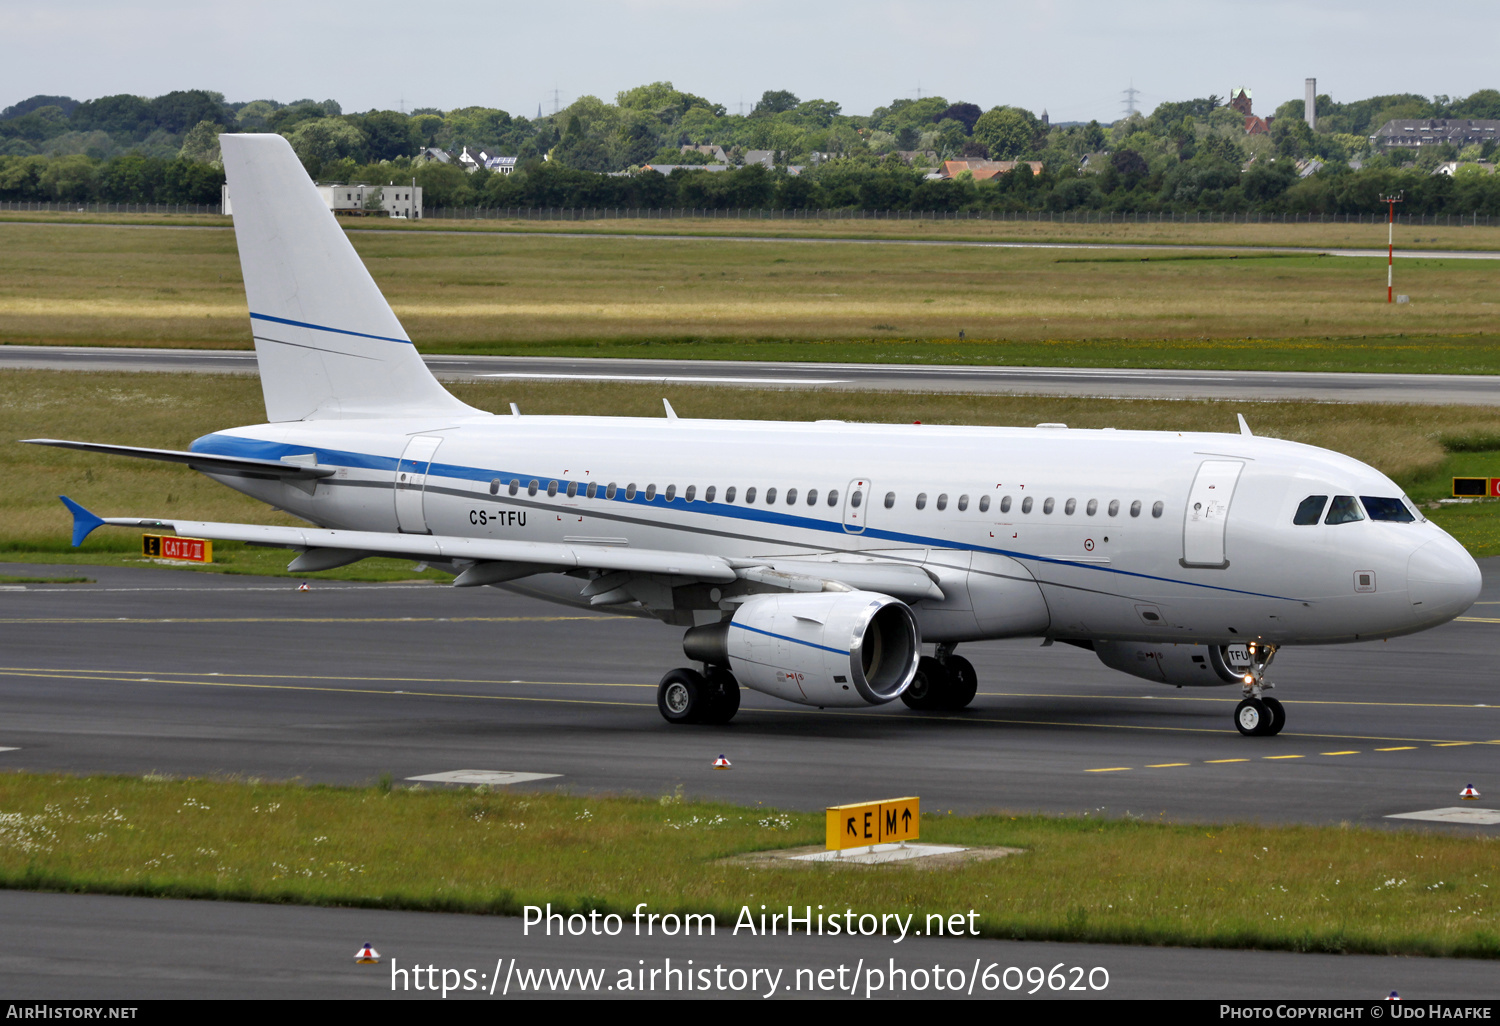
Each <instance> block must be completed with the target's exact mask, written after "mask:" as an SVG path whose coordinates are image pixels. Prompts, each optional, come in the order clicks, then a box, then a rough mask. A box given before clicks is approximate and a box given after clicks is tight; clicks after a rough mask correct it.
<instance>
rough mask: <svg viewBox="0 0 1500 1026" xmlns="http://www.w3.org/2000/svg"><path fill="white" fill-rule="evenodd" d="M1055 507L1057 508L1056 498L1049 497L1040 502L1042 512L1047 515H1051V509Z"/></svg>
mask: <svg viewBox="0 0 1500 1026" xmlns="http://www.w3.org/2000/svg"><path fill="white" fill-rule="evenodd" d="M1056 508H1057V500H1056V499H1052V498H1049V499H1048V500H1047V501H1046V502H1044V503H1042V512H1043V513H1045V514H1047V515H1048V516H1051V515H1052V511H1053V510H1054V509H1056Z"/></svg>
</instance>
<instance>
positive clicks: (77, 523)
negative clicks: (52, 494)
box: [58, 495, 104, 549]
mask: <svg viewBox="0 0 1500 1026" xmlns="http://www.w3.org/2000/svg"><path fill="white" fill-rule="evenodd" d="M58 498H59V499H61V500H62V503H63V505H64V506H66V507H68V512H69V513H72V514H73V547H74V548H75V549H76V548H78V546H80V545H82V544H83V540H84V539H85V538H87V537H88V536H89V535H90V534H92V533H93V531H94V528H96V527H100V526H103V524H104V521H103V520H102V519H101V518H99V517H96V516H94V514H92V513H90V512H89V511H88V510H86V509H84V508H83V507H82V506H80V505H78V503H76V502H74V501H73V500H72V499H70V498H68V497H67V496H66V495H59V496H58Z"/></svg>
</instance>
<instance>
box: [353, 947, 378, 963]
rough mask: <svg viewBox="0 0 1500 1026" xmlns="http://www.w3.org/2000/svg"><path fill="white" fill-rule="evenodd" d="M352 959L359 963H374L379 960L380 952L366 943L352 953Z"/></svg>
mask: <svg viewBox="0 0 1500 1026" xmlns="http://www.w3.org/2000/svg"><path fill="white" fill-rule="evenodd" d="M354 961H355V962H357V963H358V964H360V965H374V964H375V963H377V962H379V961H380V952H378V951H376V950H375V949H374V948H372V947H370V945H369V944H368V943H367V944H365V946H364V947H362V948H360V949H359V950H358V951H356V952H355V953H354Z"/></svg>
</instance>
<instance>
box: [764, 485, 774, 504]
mask: <svg viewBox="0 0 1500 1026" xmlns="http://www.w3.org/2000/svg"><path fill="white" fill-rule="evenodd" d="M775 504H776V489H774V488H767V489H766V505H767V506H774V505H775Z"/></svg>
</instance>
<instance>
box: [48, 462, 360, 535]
mask: <svg viewBox="0 0 1500 1026" xmlns="http://www.w3.org/2000/svg"><path fill="white" fill-rule="evenodd" d="M22 441H23V442H26V443H28V444H30V445H54V446H57V447H58V448H60V449H81V450H82V451H84V452H102V453H105V454H107V455H110V456H134V457H135V458H136V459H142V460H161V461H163V462H166V463H183V464H186V465H187V466H189V467H191V468H192V469H194V470H201V471H205V472H210V473H219V474H236V475H239V476H241V477H262V478H272V479H279V480H289V481H311V480H315V479H317V478H320V477H332V476H333V475H334V474H336V473H338V471H337V470H335V469H334V468H333V467H318V466H308V465H307V464H305V463H283V462H282V461H281V460H258V459H253V458H251V457H248V456H210V455H208V454H207V453H201V452H183V451H182V450H179V449H142V448H140V447H139V446H134V445H107V444H105V443H103V442H68V441H63V440H61V439H57V438H23V439H22ZM63 501H64V502H66V501H67V500H66V499H64V500H63ZM74 544H77V543H76V542H75V543H74Z"/></svg>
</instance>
